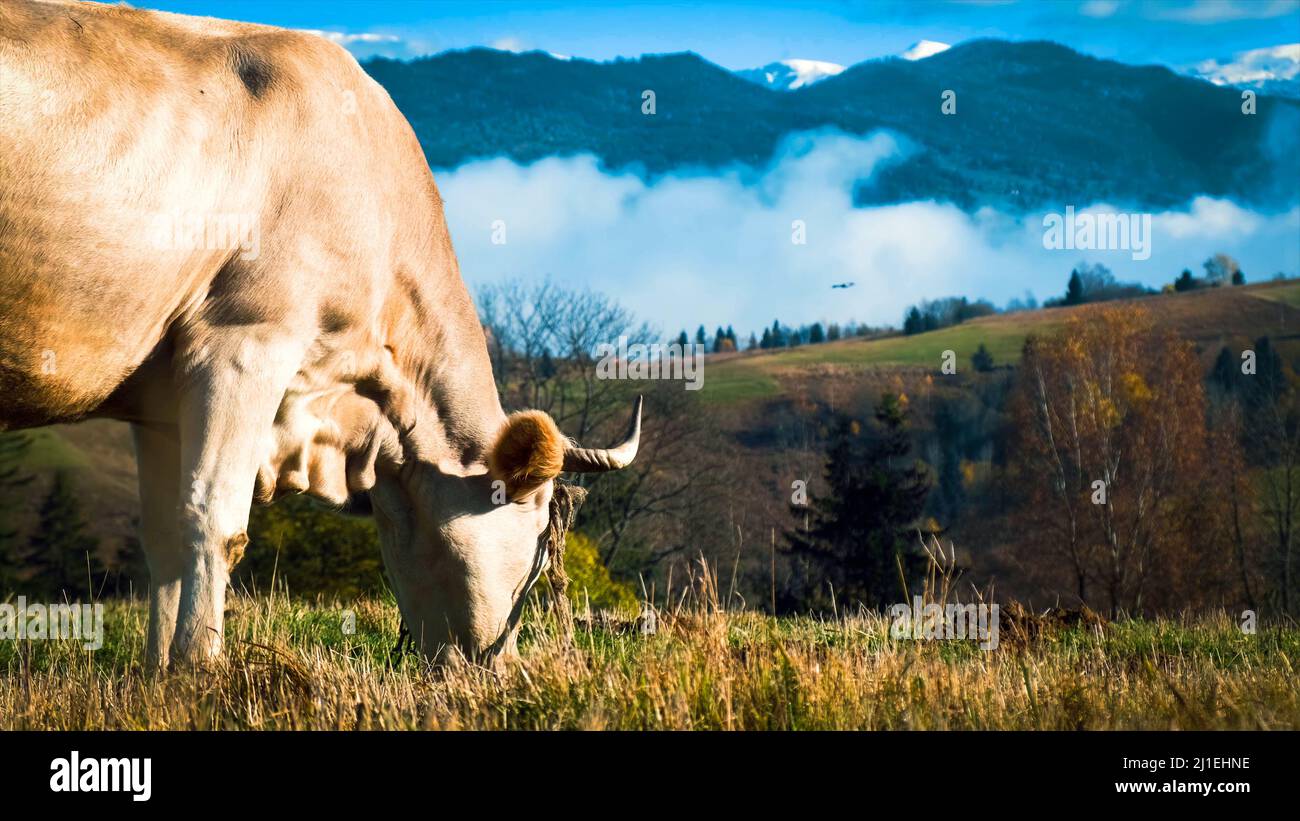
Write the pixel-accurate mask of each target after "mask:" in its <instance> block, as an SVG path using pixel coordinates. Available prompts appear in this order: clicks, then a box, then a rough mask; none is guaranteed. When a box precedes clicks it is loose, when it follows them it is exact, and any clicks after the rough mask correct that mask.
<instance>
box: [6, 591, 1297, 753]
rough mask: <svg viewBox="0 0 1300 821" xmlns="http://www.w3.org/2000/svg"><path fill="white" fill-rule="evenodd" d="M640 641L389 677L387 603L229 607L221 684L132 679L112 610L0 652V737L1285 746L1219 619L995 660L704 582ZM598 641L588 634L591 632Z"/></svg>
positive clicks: (1051, 645) (1262, 689) (393, 631)
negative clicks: (1069, 740) (1015, 738)
mask: <svg viewBox="0 0 1300 821" xmlns="http://www.w3.org/2000/svg"><path fill="white" fill-rule="evenodd" d="M702 578H703V581H701V580H700V579H697V580H696V586H695V591H694V593H693V594H692V595H688V596H686V597H685V598H683V599H681V600H679V601H678V603H677V604H676V605H675V606H674V607H672V608H671V609H668V610H665V611H660V612H659V613H658V619H657V621H658V625H657V628H658V629H657V632H656V633H655V634H654V635H642V634H641V632H640V630H638V629H627V625H619V624H617V623H615V622H612V621H610V620H601V619H589V620H586V621H585V622H580V625H581V624H585V625H586V626H585V627H584V626H580V627H579V629H578V632H577V634H576V635H575V637H574V640H573V642H572V643H568V642H565V641H564V640H562V639H561V638H560V637H559V636H557V635H555V634H554V633H553V632H552V629H551V626H550V625H551V624H552V622H551V621H550V620H549V619H548V618H547V617H546V616H545V615H544V614H543V613H541V612H540V611H534V612H533V613H531V614H530V618H529V620H528V625H527V626H526V628H525V630H526V632H525V636H524V640H523V642H522V660H521V661H520V662H519V663H517V664H515V665H512V666H510V667H509V668H508V669H506V670H505V671H504V672H501V673H494V672H491V671H488V670H484V669H481V668H476V667H473V666H470V665H467V664H460V665H455V666H453V667H450V668H444V669H438V670H435V669H430V668H428V667H427V666H425V665H424V664H423V663H421V662H420V661H419V660H417V659H415V658H414V657H411V656H406V657H402V658H400V659H398V660H397V661H396V663H395V664H394V663H393V660H392V658H391V648H392V646H393V645H394V644H395V643H396V639H397V627H398V625H397V619H396V613H395V610H394V608H393V607H392V605H391V604H390V603H387V602H382V601H378V600H367V601H362V602H357V603H355V604H353V605H351V607H352V609H353V610H354V611H355V613H356V633H355V634H353V635H344V634H343V633H342V630H341V628H342V619H341V615H340V610H339V609H338V608H336V607H331V606H328V605H325V604H321V603H317V604H315V605H308V604H304V603H300V602H294V601H291V600H288V599H286V598H284V597H282V596H275V597H271V598H265V597H263V598H258V599H252V598H246V597H240V598H237V599H236V600H235V607H234V612H233V613H232V614H231V617H230V619H229V623H228V627H227V631H228V632H227V644H228V648H229V651H228V656H229V658H228V660H227V661H226V662H225V663H224V664H223V665H221V666H220V667H219V668H216V669H210V670H205V671H188V672H180V673H173V674H171V675H168V676H165V677H153V676H149V675H146V674H143V673H142V672H141V664H140V662H141V654H142V653H143V646H144V635H145V626H146V621H147V608H146V607H144V606H143V605H141V604H139V603H125V602H124V603H116V604H110V605H109V607H108V610H107V617H106V621H107V631H106V632H107V640H106V643H105V646H104V647H103V648H102V649H100V650H99V651H96V652H93V653H91V652H87V651H85V650H83V649H81V648H80V646H79V645H77V644H75V643H72V642H4V643H3V644H0V729H354V728H361V729H371V728H375V729H379V728H383V729H390V728H435V729H561V728H565V729H567V728H582V729H660V728H667V729H866V728H870V729H901V728H908V729H959V728H960V729H965V728H972V729H975V728H997V729H1111V728H1153V729H1165V728H1183V729H1192V728H1197V729H1200V728H1221V729H1228V728H1266V729H1277V728H1290V729H1295V728H1300V696H1298V695H1297V686H1296V674H1295V670H1294V668H1293V662H1292V659H1295V658H1297V654H1298V653H1300V631H1297V630H1295V629H1294V628H1279V627H1268V628H1264V629H1261V630H1260V632H1259V633H1258V634H1257V635H1245V634H1243V633H1241V631H1240V630H1238V629H1237V628H1236V626H1235V625H1234V624H1233V622H1231V621H1230V620H1229V619H1228V617H1227V616H1224V615H1220V616H1210V617H1200V618H1184V619H1178V620H1169V621H1157V622H1142V621H1134V622H1123V623H1116V624H1111V625H1109V626H1107V627H1106V628H1105V629H1099V628H1097V627H1095V626H1094V627H1091V628H1086V627H1079V628H1066V629H1062V630H1060V631H1056V632H1053V633H1052V634H1050V635H1046V636H1044V637H1042V638H1040V639H1038V640H1036V641H1034V642H1032V643H1029V644H1028V645H1021V644H1015V645H1014V646H1013V644H1012V643H1004V644H1003V645H1002V646H1001V647H1000V648H999V649H997V650H995V651H991V652H986V651H981V650H980V649H978V648H977V647H976V646H975V644H974V643H972V642H959V641H953V642H937V641H931V642H926V641H897V640H892V639H890V637H889V621H888V619H887V618H886V617H882V616H878V615H874V614H859V615H855V616H849V617H842V618H837V619H827V620H821V619H812V618H781V619H773V618H770V617H767V616H763V615H760V614H755V613H747V612H727V611H725V610H723V609H722V608H721V607H719V606H718V603H717V598H716V596H714V595H713V593H712V590H711V586H710V585H709V584H708V579H707V576H705V577H702ZM596 625H599V626H596Z"/></svg>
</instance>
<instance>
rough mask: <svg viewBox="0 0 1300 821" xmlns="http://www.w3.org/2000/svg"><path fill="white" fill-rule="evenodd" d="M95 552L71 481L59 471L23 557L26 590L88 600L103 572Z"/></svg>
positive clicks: (96, 547)
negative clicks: (27, 578) (26, 570)
mask: <svg viewBox="0 0 1300 821" xmlns="http://www.w3.org/2000/svg"><path fill="white" fill-rule="evenodd" d="M98 550H99V540H98V539H96V538H95V537H94V536H91V535H90V534H88V533H87V532H86V520H85V518H84V517H83V515H82V512H81V502H80V500H79V499H78V498H77V495H76V492H75V490H74V489H73V487H72V480H71V478H70V477H69V476H68V474H67V472H66V471H62V470H60V471H59V472H58V473H56V474H55V475H54V484H53V485H52V486H51V487H50V492H49V493H48V494H47V495H46V497H45V501H44V502H42V503H41V510H40V523H39V524H38V525H37V528H36V532H35V533H34V534H33V535H32V538H31V540H30V541H29V542H28V544H27V549H26V551H25V552H24V554H23V559H22V560H23V563H24V565H26V566H27V567H28V568H30V569H31V571H32V577H31V585H30V587H32V589H33V591H34V592H36V593H40V594H44V595H46V596H48V597H50V598H51V599H52V600H62V598H63V597H64V596H66V597H67V598H68V600H70V601H76V600H79V599H88V598H90V595H91V594H92V593H94V592H97V591H96V590H95V589H94V587H93V586H94V585H96V584H98V583H99V582H100V581H101V580H102V579H103V577H104V574H105V572H106V571H105V568H104V565H103V563H102V562H101V561H100V559H99V557H98V555H97V554H98Z"/></svg>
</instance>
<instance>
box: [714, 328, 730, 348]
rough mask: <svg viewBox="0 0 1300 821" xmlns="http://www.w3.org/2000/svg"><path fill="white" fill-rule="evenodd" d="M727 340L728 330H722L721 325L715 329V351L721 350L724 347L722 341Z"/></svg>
mask: <svg viewBox="0 0 1300 821" xmlns="http://www.w3.org/2000/svg"><path fill="white" fill-rule="evenodd" d="M726 340H727V332H726V331H724V330H722V326H721V325H719V326H718V330H717V331H715V332H714V334H713V352H714V353H719V352H720V351H722V349H723V344H722V343H724V342H725V341H726Z"/></svg>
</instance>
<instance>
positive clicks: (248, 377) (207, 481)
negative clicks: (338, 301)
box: [172, 337, 304, 662]
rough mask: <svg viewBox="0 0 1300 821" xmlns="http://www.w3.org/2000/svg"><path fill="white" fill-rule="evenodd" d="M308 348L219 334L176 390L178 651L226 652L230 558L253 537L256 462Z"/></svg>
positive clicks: (195, 658) (191, 655) (198, 657)
mask: <svg viewBox="0 0 1300 821" xmlns="http://www.w3.org/2000/svg"><path fill="white" fill-rule="evenodd" d="M223 348H224V349H225V350H224V352H223ZM303 349H304V346H302V345H299V344H297V343H295V342H293V341H291V340H287V339H285V338H283V337H270V338H262V339H253V338H248V337H245V338H243V339H240V340H235V341H233V342H231V341H227V342H226V344H224V345H223V344H222V343H218V342H214V343H211V344H209V345H208V347H207V348H206V350H205V351H204V353H205V354H206V355H205V357H204V359H205V361H204V362H203V363H201V364H199V365H198V366H196V367H195V368H194V369H193V370H191V372H190V373H189V374H188V375H187V378H186V380H185V385H184V387H183V388H182V390H181V395H180V431H181V476H182V487H181V494H182V499H181V503H182V514H181V537H182V544H183V545H184V557H183V558H184V568H183V572H182V582H181V595H180V609H179V613H178V617H177V622H176V633H175V637H174V639H173V644H172V657H173V659H183V660H185V661H190V662H201V661H205V660H207V659H209V658H213V657H215V656H218V655H220V653H221V644H222V629H223V616H224V608H225V600H226V585H227V583H228V582H229V579H230V565H231V560H232V559H233V558H235V554H236V553H241V554H242V550H243V547H244V544H245V543H246V542H247V536H246V535H245V529H246V528H247V527H248V508H249V505H250V504H251V502H252V497H253V485H254V482H255V479H256V476H257V469H258V466H259V465H260V464H261V463H262V461H263V460H264V459H265V458H266V455H267V451H268V449H269V448H270V446H271V441H272V426H273V423H274V421H275V415H276V411H277V409H278V408H279V406H280V402H281V400H282V399H283V397H284V394H285V390H286V388H287V387H288V385H289V382H290V380H291V379H292V378H293V375H294V374H295V373H296V372H297V370H298V367H299V364H300V362H301V357H302V353H303Z"/></svg>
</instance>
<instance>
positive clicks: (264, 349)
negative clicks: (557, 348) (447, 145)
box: [0, 0, 640, 666]
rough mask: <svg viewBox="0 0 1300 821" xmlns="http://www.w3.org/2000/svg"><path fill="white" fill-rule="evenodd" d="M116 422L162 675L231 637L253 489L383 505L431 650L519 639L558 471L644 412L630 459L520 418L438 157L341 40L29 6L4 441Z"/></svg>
mask: <svg viewBox="0 0 1300 821" xmlns="http://www.w3.org/2000/svg"><path fill="white" fill-rule="evenodd" d="M91 416H98V417H108V418H113V419H121V420H125V421H128V422H130V423H131V425H132V428H133V432H134V437H135V447H136V454H137V461H138V465H139V475H140V495H141V502H142V519H141V526H142V532H143V539H142V541H143V544H144V548H145V552H146V554H147V557H148V562H149V570H150V574H151V582H150V599H151V603H150V621H149V648H148V649H149V658H150V659H151V661H152V662H153V663H154V664H157V665H161V666H165V665H167V663H168V660H169V658H170V659H173V660H185V661H203V660H206V659H209V658H212V657H214V656H217V655H219V654H220V653H221V636H222V615H223V609H224V600H225V591H226V586H227V583H228V580H229V571H230V568H231V567H232V566H233V564H234V563H235V562H237V561H238V560H239V557H240V556H241V555H242V554H243V550H244V547H245V545H246V543H247V541H248V537H247V536H246V535H245V529H246V527H247V522H248V509H249V504H250V501H251V500H253V499H254V498H256V499H257V500H259V501H270V500H271V499H272V498H274V497H275V496H276V495H278V494H283V493H301V492H306V493H310V494H312V495H314V496H317V497H320V498H322V499H325V500H328V501H330V502H333V503H342V502H343V501H344V500H345V499H346V498H347V497H348V496H349V494H351V493H359V492H361V491H368V492H369V494H370V501H371V504H372V506H373V510H374V514H375V518H376V520H377V522H378V525H379V534H380V540H381V544H382V551H383V558H384V563H385V566H386V567H387V570H388V574H389V577H390V579H391V581H392V584H393V587H394V592H395V593H396V597H397V601H398V605H399V607H400V609H401V612H402V616H403V619H404V621H405V623H406V625H407V627H408V628H409V630H410V632H411V636H412V638H413V639H414V640H415V642H416V643H417V644H418V645H419V646H420V647H421V649H422V650H423V651H424V652H425V653H427V654H429V655H431V656H436V655H438V653H439V652H440V651H441V650H443V649H446V648H450V647H453V646H454V647H458V648H460V649H461V650H463V651H464V652H466V653H467V654H470V655H473V656H478V657H483V656H494V655H496V654H497V653H499V652H500V651H503V650H504V651H506V652H509V651H511V650H513V645H514V637H515V633H516V631H517V620H518V610H519V607H518V605H519V604H520V603H521V602H522V600H523V597H524V596H525V595H526V594H527V592H528V589H529V587H530V586H531V584H532V582H534V581H535V580H536V578H537V576H538V574H539V573H540V572H541V570H542V569H543V566H544V563H545V561H546V557H547V553H548V551H547V542H548V539H550V538H552V537H553V536H554V533H555V529H554V528H553V527H551V523H552V520H553V519H556V518H559V519H567V515H568V510H562V511H557V507H558V508H563V507H565V505H566V504H568V502H569V501H571V496H570V494H567V493H566V492H565V491H566V490H567V487H566V486H563V485H559V484H558V483H557V482H555V481H554V480H555V479H556V477H557V476H558V475H559V474H560V473H561V472H562V471H601V470H611V469H617V468H620V467H623V466H624V465H626V464H627V463H628V462H630V461H631V460H632V458H633V457H634V456H635V454H636V450H637V442H638V437H639V433H640V403H639V400H638V403H637V405H636V407H635V409H634V413H633V419H632V423H631V426H630V429H629V432H628V435H627V438H626V440H625V441H624V442H623V443H622V444H621V445H619V446H617V447H615V448H611V449H607V450H593V449H583V448H578V447H576V446H574V445H572V444H571V443H569V442H568V441H567V440H566V439H565V438H564V437H563V436H562V435H561V433H560V431H559V430H558V429H557V427H556V425H555V423H554V422H553V421H552V420H551V418H550V417H549V416H547V415H546V414H545V413H541V412H538V411H526V412H522V413H516V414H513V415H511V416H506V414H505V413H504V412H503V411H502V409H501V405H500V401H499V399H498V397H497V392H496V387H495V384H494V381H493V378H492V370H491V364H490V362H489V359H488V353H487V345H486V341H485V339H484V334H483V330H482V328H481V327H480V325H479V323H478V320H477V316H476V313H475V310H474V306H473V304H472V303H471V301H470V298H469V295H468V293H467V292H466V289H465V285H464V283H463V282H462V281H461V277H460V271H459V268H458V267H457V264H456V257H455V255H454V253H453V251H452V246H451V240H450V237H449V235H448V232H447V225H446V221H445V220H444V218H443V207H442V201H441V199H440V197H439V195H438V190H437V188H436V187H435V186H434V182H433V176H432V175H431V174H430V172H429V168H428V165H427V164H426V162H425V160H424V155H423V153H422V152H421V150H420V145H419V143H418V142H417V141H416V138H415V134H414V133H413V132H412V131H411V128H410V126H409V125H408V124H407V122H406V120H405V119H404V118H403V117H402V115H401V114H400V113H399V112H398V110H397V108H396V107H395V106H394V105H393V102H392V100H390V99H389V97H388V95H387V94H386V93H385V92H384V90H383V89H382V88H380V86H379V85H378V84H377V83H375V82H374V81H373V80H371V79H370V77H368V76H367V75H366V73H365V72H364V71H362V70H361V68H360V67H359V66H358V65H357V63H356V61H355V60H354V59H353V58H352V57H351V56H350V55H349V54H348V53H347V52H346V51H345V50H344V49H342V48H340V47H339V46H337V45H334V44H332V43H330V42H328V41H326V40H325V39H322V38H320V37H316V36H314V35H311V34H307V33H300V32H293V31H285V30H281V29H275V28H269V27H266V26H255V25H246V24H242V23H232V22H226V21H221V20H213V19H202V18H193V17H184V16H179V15H173V14H162V13H156V12H149V11H141V10H137V9H133V8H130V7H127V6H108V5H100V4H94V3H65V2H28V1H27V0H4V2H3V3H0V430H4V429H12V428H21V427H29V426H34V425H45V424H50V423H54V422H66V421H72V420H77V419H82V418H86V417H91ZM561 497H563V498H561ZM565 525H567V521H561V522H560V526H561V527H563V526H565Z"/></svg>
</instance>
